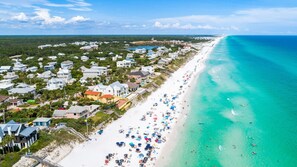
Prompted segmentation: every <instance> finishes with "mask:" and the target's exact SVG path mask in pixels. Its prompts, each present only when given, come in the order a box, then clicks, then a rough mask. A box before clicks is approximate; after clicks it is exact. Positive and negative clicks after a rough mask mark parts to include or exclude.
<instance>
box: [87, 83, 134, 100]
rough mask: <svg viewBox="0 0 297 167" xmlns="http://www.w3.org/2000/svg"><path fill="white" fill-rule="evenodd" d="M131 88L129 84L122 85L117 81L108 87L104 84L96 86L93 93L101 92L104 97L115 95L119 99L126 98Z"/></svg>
mask: <svg viewBox="0 0 297 167" xmlns="http://www.w3.org/2000/svg"><path fill="white" fill-rule="evenodd" d="M128 90H129V87H128V85H127V84H121V83H120V82H119V81H116V82H114V83H112V84H110V85H108V86H105V85H103V84H98V85H96V86H95V87H94V88H93V90H92V91H95V92H101V93H102V95H106V94H109V95H113V96H118V97H126V96H127V95H128V94H129V91H128Z"/></svg>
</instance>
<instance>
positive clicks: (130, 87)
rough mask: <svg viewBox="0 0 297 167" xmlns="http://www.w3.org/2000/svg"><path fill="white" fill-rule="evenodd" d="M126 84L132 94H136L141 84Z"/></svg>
mask: <svg viewBox="0 0 297 167" xmlns="http://www.w3.org/2000/svg"><path fill="white" fill-rule="evenodd" d="M126 84H127V85H128V87H129V91H130V92H135V91H136V90H137V89H138V88H139V84H137V83H133V82H127V83H126Z"/></svg>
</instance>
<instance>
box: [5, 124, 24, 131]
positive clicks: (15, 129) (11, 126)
mask: <svg viewBox="0 0 297 167" xmlns="http://www.w3.org/2000/svg"><path fill="white" fill-rule="evenodd" d="M20 125H21V124H8V123H7V124H6V126H5V127H4V128H3V131H8V127H10V130H11V132H17V131H18V129H19V127H20Z"/></svg>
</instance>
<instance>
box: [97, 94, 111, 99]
mask: <svg viewBox="0 0 297 167" xmlns="http://www.w3.org/2000/svg"><path fill="white" fill-rule="evenodd" d="M100 98H103V99H111V98H113V95H110V94H106V95H103V96H101V97H100Z"/></svg>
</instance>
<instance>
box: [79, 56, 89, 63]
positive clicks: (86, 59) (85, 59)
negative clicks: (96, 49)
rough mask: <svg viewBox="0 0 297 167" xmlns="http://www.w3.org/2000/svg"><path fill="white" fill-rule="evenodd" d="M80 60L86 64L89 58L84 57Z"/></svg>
mask: <svg viewBox="0 0 297 167" xmlns="http://www.w3.org/2000/svg"><path fill="white" fill-rule="evenodd" d="M80 59H81V61H83V62H85V61H88V60H89V57H88V56H82V57H81V58H80Z"/></svg>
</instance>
